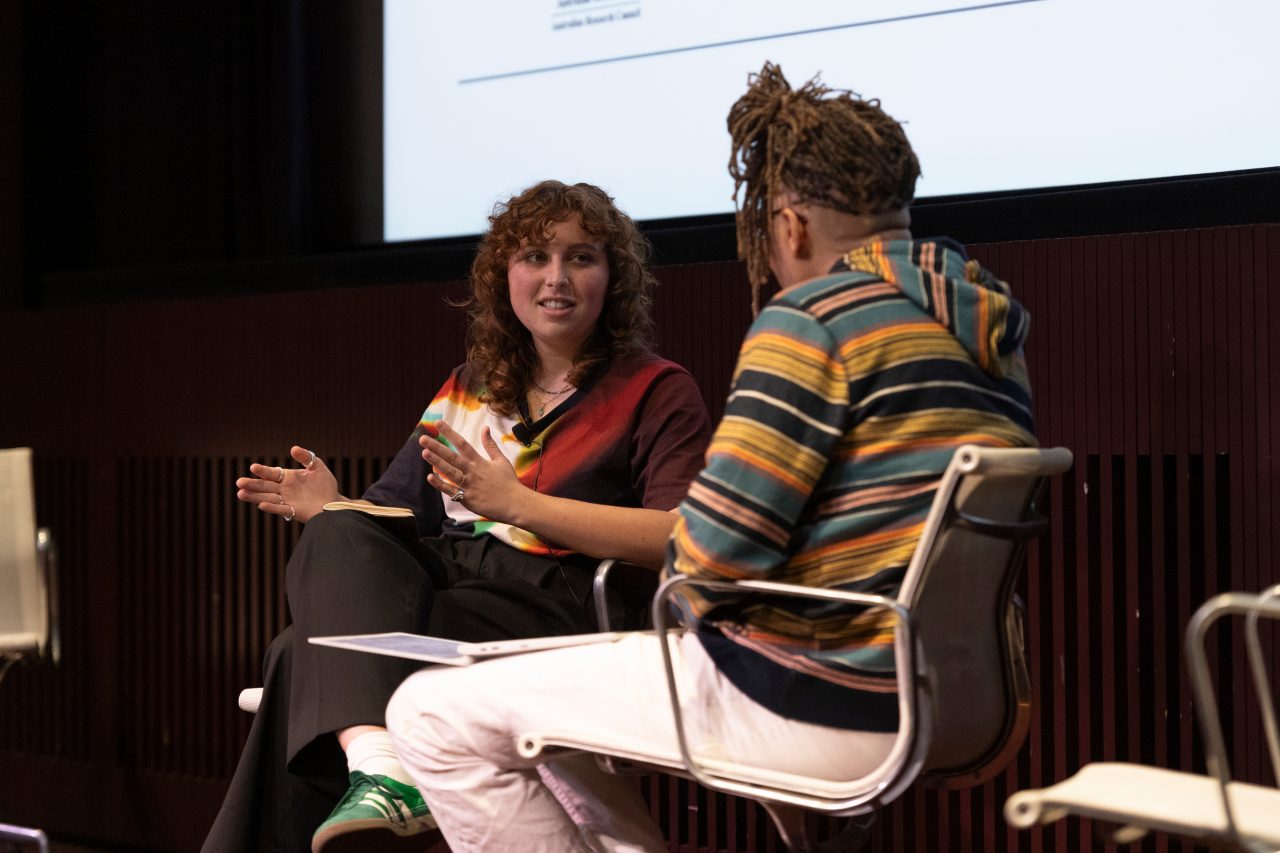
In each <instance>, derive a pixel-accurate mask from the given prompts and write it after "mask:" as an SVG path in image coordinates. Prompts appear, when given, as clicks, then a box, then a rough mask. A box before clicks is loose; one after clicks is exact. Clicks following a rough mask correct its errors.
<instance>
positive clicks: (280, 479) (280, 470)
mask: <svg viewBox="0 0 1280 853" xmlns="http://www.w3.org/2000/svg"><path fill="white" fill-rule="evenodd" d="M276 470H277V471H279V472H280V478H279V479H278V480H276V482H277V483H283V482H284V469H283V468H277V469H276Z"/></svg>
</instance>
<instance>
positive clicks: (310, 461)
mask: <svg viewBox="0 0 1280 853" xmlns="http://www.w3.org/2000/svg"><path fill="white" fill-rule="evenodd" d="M307 452H308V453H310V454H311V458H310V459H308V460H307V464H306V466H305V467H307V468H310V467H311V466H312V465H314V464H316V452H315V451H314V450H308V451H307Z"/></svg>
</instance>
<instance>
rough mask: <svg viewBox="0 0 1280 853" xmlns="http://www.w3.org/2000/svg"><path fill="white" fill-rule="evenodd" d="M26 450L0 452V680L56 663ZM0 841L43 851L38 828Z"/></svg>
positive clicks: (47, 576)
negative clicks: (20, 665)
mask: <svg viewBox="0 0 1280 853" xmlns="http://www.w3.org/2000/svg"><path fill="white" fill-rule="evenodd" d="M35 516H36V512H35V487H34V485H33V481H32V476H31V448H29V447H18V448H13V449H9V450H0V680H2V679H3V678H4V675H5V673H7V672H8V671H9V668H10V667H11V666H13V665H14V664H15V663H17V662H18V661H20V660H24V659H26V660H45V661H49V662H51V663H54V664H56V663H57V662H58V660H59V658H60V656H61V648H60V645H59V642H58V608H57V600H58V599H57V571H56V570H57V560H56V555H55V552H54V548H53V540H52V538H51V537H50V535H49V531H48V530H46V529H44V528H40V529H37V528H36V518H35ZM0 840H4V841H14V842H26V843H32V844H35V845H36V846H37V848H38V849H39V850H40V851H41V853H47V851H48V849H49V842H48V839H47V838H46V837H45V834H44V832H42V831H41V830H39V829H31V828H28V827H23V826H13V825H11V824H7V823H0Z"/></svg>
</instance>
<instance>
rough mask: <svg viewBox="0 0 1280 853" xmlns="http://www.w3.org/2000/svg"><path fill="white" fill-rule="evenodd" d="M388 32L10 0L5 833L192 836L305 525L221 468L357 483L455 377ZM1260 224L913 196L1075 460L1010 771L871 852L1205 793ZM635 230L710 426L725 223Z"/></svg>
mask: <svg viewBox="0 0 1280 853" xmlns="http://www.w3.org/2000/svg"><path fill="white" fill-rule="evenodd" d="M379 41H380V21H379V4H378V3H376V2H356V0H313V2H301V0H265V2H258V1H257V0H221V2H218V0H212V1H211V2H177V1H176V0H118V2H108V0H82V2H72V0H44V2H41V0H10V2H0V446H21V445H26V446H31V447H33V448H34V449H35V459H36V481H37V513H38V518H39V520H40V523H42V524H45V525H48V526H50V527H51V528H53V530H54V533H55V536H56V537H57V539H58V541H59V543H60V546H61V553H62V589H61V593H60V596H59V604H60V607H61V612H62V618H63V639H64V657H63V661H62V663H61V665H60V666H58V667H52V666H47V665H46V666H32V667H15V668H14V669H13V670H12V671H11V672H10V673H9V675H8V676H7V677H6V678H5V680H4V681H3V683H0V821H7V822H16V823H24V824H30V825H38V826H42V827H44V828H45V829H47V830H48V831H49V832H50V833H51V834H53V835H54V836H55V838H57V839H58V840H60V841H61V842H64V843H65V842H67V841H76V842H79V843H81V844H84V845H86V846H88V847H91V848H93V849H112V850H116V849H124V850H158V851H169V850H194V849H197V848H198V847H199V844H200V841H201V840H202V838H203V836H204V832H205V829H206V828H207V827H208V825H209V822H210V821H211V820H212V816H213V813H214V811H215V810H216V808H217V806H218V803H219V801H220V798H221V795H222V792H223V790H224V789H225V786H226V783H227V780H228V778H229V776H230V773H231V771H232V769H233V767H234V763H235V760H236V756H237V755H238V751H239V747H240V744H241V742H242V741H243V737H244V734H245V732H246V730H247V727H248V717H247V715H245V714H243V713H241V712H240V711H238V710H237V709H236V707H235V698H236V695H237V693H238V692H239V690H240V689H241V688H242V687H246V686H250V685H254V684H257V683H260V681H259V676H258V670H259V666H260V661H261V658H262V653H263V650H264V649H265V646H266V643H267V642H268V641H269V639H270V638H271V636H273V635H274V634H275V633H276V632H277V631H278V630H279V629H280V628H281V627H282V625H283V624H284V623H285V622H286V621H287V618H288V616H287V612H286V608H285V604H284V600H283V594H282V590H281V574H282V573H281V568H282V566H283V565H284V560H285V559H286V557H287V555H288V553H289V551H290V549H291V548H292V546H293V543H294V541H296V536H297V534H298V528H297V526H296V525H293V526H285V525H282V524H280V523H278V522H272V521H271V520H270V519H264V518H262V516H261V514H259V513H254V512H252V511H250V510H249V509H248V508H246V507H244V506H243V505H241V504H238V503H237V502H236V501H235V500H234V498H233V496H232V488H231V483H232V481H233V480H234V478H235V477H236V476H237V475H239V474H241V473H242V472H243V471H244V470H245V469H246V467H247V465H248V463H249V462H250V461H251V460H260V461H265V462H267V463H268V464H274V463H276V462H278V461H283V460H282V458H281V457H282V454H283V453H284V451H285V449H286V448H287V447H288V445H289V444H291V443H294V442H297V443H301V444H304V445H306V446H311V447H315V448H317V449H318V450H319V451H320V452H321V454H322V455H324V457H325V458H326V460H328V461H329V462H330V464H331V465H333V466H334V468H335V470H336V471H337V472H338V474H339V476H340V478H341V481H342V483H343V487H344V489H346V490H347V491H348V492H352V491H359V490H360V489H361V488H362V487H363V485H365V484H367V483H368V482H369V481H370V480H371V479H372V478H373V477H375V476H376V475H377V473H378V471H379V470H380V469H381V466H382V465H384V464H385V462H386V459H387V458H388V457H389V456H390V454H391V453H393V452H394V451H395V450H396V449H397V448H398V447H399V445H400V443H401V442H402V441H403V439H404V437H405V435H407V433H408V431H409V429H410V428H411V427H412V425H413V424H414V422H415V419H416V418H417V417H418V415H419V414H420V412H421V410H422V408H423V406H424V405H425V403H426V401H427V399H429V397H430V395H431V394H432V393H433V392H434V390H435V389H436V388H437V387H438V385H439V383H440V381H441V380H442V377H443V376H445V375H446V373H447V371H448V370H449V369H450V368H451V367H452V366H453V365H454V364H455V363H456V362H457V361H458V360H459V359H460V357H461V355H460V354H461V347H462V341H461V329H462V317H461V315H460V314H458V313H456V312H455V311H454V310H453V309H450V308H449V306H448V304H447V299H448V298H449V297H450V296H457V295H458V294H459V293H460V283H459V280H460V279H461V278H462V276H463V272H464V270H465V267H466V264H467V261H468V259H469V256H470V253H471V246H470V245H469V242H468V241H465V240H462V241H448V242H424V243H409V244H399V245H395V246H381V245H379V239H378V238H379V235H380V233H381V223H380V219H379V217H380V212H379V211H380V206H381V199H380V197H379V195H380V193H379V189H378V188H379V187H380V183H381V178H380V165H379V162H378V160H379V152H380V150H381V139H380V120H379V103H380V97H379V95H378V90H379V86H380V81H379V79H378V77H379V74H380V67H381V63H380V49H379ZM744 79H745V70H744ZM847 82H851V83H853V82H856V81H847ZM955 95H956V97H958V98H963V99H965V100H966V101H967V102H968V103H969V105H970V107H971V109H972V111H973V114H974V115H975V117H977V118H979V119H980V117H981V115H982V112H983V109H984V104H983V101H982V93H976V92H975V93H965V92H958V93H955ZM1260 108H1262V107H1261V106H1260ZM1188 109H1197V110H1203V111H1205V113H1206V121H1211V120H1212V105H1205V104H1202V103H1195V104H1188ZM1106 132H1107V129H1106V128H1099V133H1106ZM1222 144H1224V145H1229V144H1230V140H1223V143H1222ZM926 167H927V164H926ZM620 202H621V203H622V204H623V205H624V207H625V202H626V200H625V199H621V200H620ZM1278 206H1280V170H1277V169H1274V168H1273V169H1267V170H1260V171H1257V172H1252V173H1242V174H1233V175H1218V176H1200V177H1193V178H1178V179H1169V180H1164V181H1152V182H1144V183H1141V184H1120V185H1108V186H1098V187H1088V188H1074V189H1065V190H1043V191H1036V192H1027V193H1013V194H1000V195H995V196H990V197H983V198H959V199H929V200H924V201H922V202H921V203H920V204H919V205H917V207H916V209H915V214H914V215H915V220H916V227H915V231H916V233H918V234H921V235H927V234H934V233H950V234H952V235H953V236H955V237H957V238H959V239H962V240H964V241H966V242H967V243H969V244H970V250H971V252H972V253H973V254H974V256H975V257H977V258H979V259H981V260H982V261H983V262H984V263H985V264H986V265H988V266H989V267H990V268H991V269H992V270H993V271H994V272H995V273H996V274H997V275H999V276H1001V277H1002V278H1005V279H1007V280H1008V281H1009V282H1011V284H1012V286H1013V288H1014V292H1015V294H1016V295H1017V296H1018V298H1019V299H1020V300H1022V301H1023V303H1024V304H1025V305H1026V306H1027V307H1028V309H1029V310H1030V313H1031V315H1032V318H1033V332H1032V337H1031V341H1030V344H1029V346H1028V351H1027V355H1028V364H1029V366H1030V369H1031V374H1032V381H1033V386H1034V388H1035V392H1036V409H1037V420H1038V424H1039V429H1038V435H1039V437H1040V440H1041V442H1042V443H1044V444H1046V445H1064V446H1067V447H1069V448H1070V449H1071V450H1072V451H1073V452H1074V453H1075V455H1076V466H1075V468H1074V469H1073V471H1072V472H1070V473H1069V474H1068V475H1066V476H1064V477H1062V478H1059V480H1058V482H1056V483H1055V485H1054V489H1053V492H1052V494H1051V496H1050V507H1049V509H1050V510H1051V513H1052V520H1053V529H1052V532H1051V534H1050V535H1049V536H1048V537H1047V538H1046V539H1045V540H1044V541H1043V543H1042V544H1041V546H1040V547H1039V548H1038V549H1037V551H1036V553H1034V554H1032V556H1031V561H1030V564H1029V566H1028V571H1027V573H1026V579H1025V582H1024V584H1023V586H1022V589H1021V592H1022V594H1023V596H1024V598H1025V599H1026V600H1027V602H1028V615H1027V616H1028V618H1027V638H1028V650H1029V653H1030V657H1031V664H1032V681H1033V688H1034V692H1035V696H1034V704H1033V719H1032V725H1031V731H1030V734H1029V737H1028V741H1027V744H1026V746H1025V748H1024V749H1023V751H1022V753H1020V755H1019V757H1018V760H1017V762H1016V763H1015V765H1013V766H1011V767H1010V768H1009V770H1008V771H1007V772H1006V773H1005V774H1003V775H1002V776H1001V777H1000V778H998V779H997V780H995V781H993V782H991V783H988V784H987V785H984V786H982V787H980V788H976V789H974V790H972V791H966V792H960V793H948V792H942V793H937V792H919V791H917V792H912V793H911V794H910V795H908V796H907V797H906V798H904V800H902V801H901V802H900V803H898V804H895V805H894V806H893V807H891V808H890V809H888V810H886V813H885V816H884V817H883V818H882V819H881V822H880V824H879V826H878V828H877V830H876V833H875V835H874V838H873V844H872V847H871V849H872V850H876V851H885V850H894V851H904V852H905V851H916V850H932V851H966V850H983V851H986V850H997V849H998V850H1010V851H1013V850H1018V851H1028V850H1029V851H1041V850H1044V851H1050V850H1051V851H1062V853H1075V851H1078V850H1082V849H1090V847H1091V846H1092V844H1093V843H1094V841H1097V842H1098V843H1099V844H1101V843H1102V842H1103V841H1104V839H1105V838H1106V835H1105V832H1104V831H1103V830H1102V829H1095V828H1093V827H1091V826H1090V825H1089V824H1087V823H1082V822H1078V821H1066V822H1062V823H1060V824H1057V825H1055V826H1054V827H1053V828H1051V829H1048V830H1044V831H1036V832H1027V833H1017V832H1012V831H1010V830H1008V829H1007V828H1006V827H1005V825H1004V822H1003V820H1002V819H1001V817H1000V808H1001V806H1002V804H1003V802H1004V798H1005V797H1006V796H1007V795H1008V793H1009V792H1011V791H1013V790H1017V789H1019V788H1025V787H1028V786H1035V785H1043V784H1047V783H1050V782H1052V781H1055V780H1059V779H1062V778H1064V777H1065V776H1067V775H1069V774H1070V773H1072V772H1074V771H1075V770H1076V769H1077V768H1078V767H1080V766H1081V765H1082V764H1083V763H1085V762H1087V761H1091V760H1100V759H1120V760H1133V761H1144V762H1148V763H1153V764H1158V765H1160V766H1165V767H1172V768H1183V769H1199V770H1202V769H1203V759H1202V756H1201V753H1200V748H1199V743H1198V734H1197V731H1196V719H1195V713H1194V710H1193V708H1192V707H1191V700H1190V690H1189V687H1188V684H1187V681H1186V675H1185V670H1184V669H1183V667H1182V663H1181V653H1180V650H1179V642H1180V636H1181V631H1182V629H1183V627H1184V626H1185V624H1186V621H1187V618H1188V617H1189V615H1190V613H1191V611H1192V610H1193V609H1194V608H1195V606H1196V605H1198V604H1199V603H1200V602H1201V601H1203V600H1204V599H1205V598H1207V597H1208V596H1210V595H1212V594H1213V593H1215V592H1217V591H1219V590H1224V589H1246V590H1257V589H1259V588H1261V587H1262V586H1264V585H1266V584H1269V583H1275V582H1277V581H1280V570H1278V569H1277V557H1276V554H1277V549H1278V548H1280V539H1274V538H1273V537H1274V534H1273V530H1275V529H1277V525H1276V523H1275V520H1276V518H1277V517H1280V477H1277V470H1276V464H1275V458H1276V451H1277V448H1280V393H1278V392H1273V390H1272V382H1271V377H1273V376H1275V375H1277V374H1278V373H1280V335H1278V334H1277V331H1278V329H1280V224H1277V223H1280V212H1278ZM466 214H467V215H468V216H471V215H473V214H474V211H468V212H466ZM647 227H648V229H649V231H650V233H651V234H652V236H653V238H654V242H655V244H656V247H657V251H658V261H659V264H660V265H659V267H658V270H657V274H658V277H659V280H660V281H661V283H662V287H661V288H660V289H659V293H658V297H657V301H656V306H655V312H656V315H657V321H658V327H659V330H660V334H661V342H662V343H661V348H662V352H663V353H664V354H665V355H667V356H669V357H671V358H674V359H676V360H677V361H680V362H681V363H683V364H685V365H687V366H688V367H689V368H690V370H691V371H692V372H693V373H694V375H695V377H696V378H697V379H698V380H699V383H700V385H701V387H702V388H703V392H704V397H705V399H706V401H707V404H708V406H709V408H710V409H711V411H712V413H713V415H718V413H719V412H720V410H721V407H722V405H723V400H724V395H725V392H726V389H727V386H728V380H729V375H730V371H731V369H732V365H733V361H734V356H735V353H736V347H737V344H738V342H739V341H740V340H741V336H742V334H743V331H744V329H745V328H746V325H747V323H748V322H749V319H750V316H749V315H750V311H749V302H748V296H747V291H746V288H745V276H744V273H743V269H742V265H741V264H740V263H738V262H737V261H735V260H733V255H734V245H733V233H732V225H731V222H730V221H729V218H728V217H709V218H704V219H698V220H684V221H672V222H662V223H650V224H649V225H648V226H647ZM1238 640H1239V637H1238V634H1236V633H1233V632H1231V631H1224V632H1222V633H1221V635H1220V636H1216V637H1215V638H1214V642H1213V650H1212V655H1213V660H1214V661H1216V662H1217V663H1218V664H1219V667H1220V672H1221V673H1222V675H1221V679H1220V687H1221V690H1220V692H1221V694H1222V697H1221V698H1222V701H1223V703H1224V704H1223V710H1222V713H1223V718H1224V720H1225V721H1226V725H1227V728H1228V743H1229V747H1230V749H1231V752H1232V757H1233V765H1232V767H1233V770H1234V771H1235V772H1236V773H1237V774H1239V775H1240V776H1241V777H1243V778H1245V779H1247V780H1249V781H1254V782H1261V783H1264V784H1271V783H1272V782H1273V780H1272V779H1271V777H1270V772H1269V770H1268V769H1267V768H1266V757H1265V749H1264V748H1263V746H1262V744H1263V740H1262V735H1261V731H1260V728H1259V723H1258V720H1257V716H1256V714H1254V713H1253V712H1252V711H1251V710H1250V704H1249V700H1248V694H1247V692H1246V691H1245V690H1244V688H1243V685H1244V684H1245V683H1246V681H1247V672H1246V671H1245V669H1244V667H1243V664H1242V663H1241V662H1240V657H1239V656H1238V655H1234V654H1233V653H1232V650H1233V649H1234V648H1238V646H1237V645H1235V644H1236V643H1237V641H1238ZM1266 641H1267V643H1268V644H1269V645H1268V648H1270V649H1271V650H1272V651H1273V652H1274V651H1276V650H1277V640H1276V637H1275V636H1274V634H1268V635H1266ZM1273 679H1274V674H1273ZM652 785H653V786H652V787H651V788H650V795H651V800H652V802H653V808H654V812H655V815H656V816H657V817H658V818H659V819H660V821H661V822H662V825H663V827H664V829H665V830H666V831H667V832H668V836H669V838H670V839H671V845H672V849H673V851H675V850H688V851H693V850H716V851H719V850H724V851H733V850H753V851H754V850H761V851H764V850H770V849H777V841H776V837H775V836H773V835H772V834H771V833H770V832H769V831H768V830H767V828H766V825H765V822H764V819H763V817H762V815H761V814H760V813H759V811H758V809H756V808H755V807H754V806H751V805H748V804H744V803H742V802H740V801H735V800H731V799H726V798H723V797H707V796H706V795H705V793H704V792H700V791H698V790H697V789H696V787H692V786H689V785H687V784H685V783H683V782H680V783H675V782H668V781H665V780H657V781H655V782H654V783H652ZM1143 849H1146V850H1160V851H1163V850H1166V849H1181V848H1179V846H1178V845H1177V844H1172V845H1170V844H1168V843H1167V842H1166V840H1165V839H1162V838H1156V839H1150V840H1148V841H1147V842H1144V844H1143Z"/></svg>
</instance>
